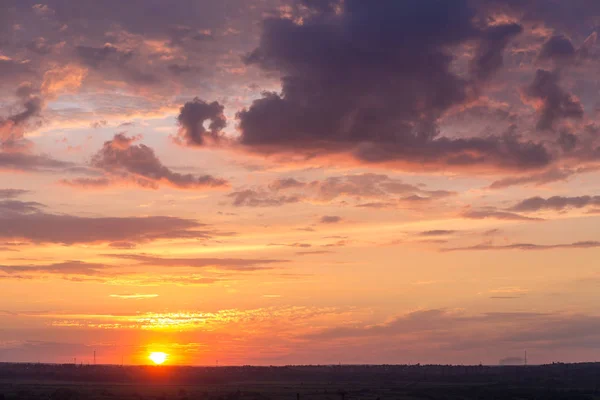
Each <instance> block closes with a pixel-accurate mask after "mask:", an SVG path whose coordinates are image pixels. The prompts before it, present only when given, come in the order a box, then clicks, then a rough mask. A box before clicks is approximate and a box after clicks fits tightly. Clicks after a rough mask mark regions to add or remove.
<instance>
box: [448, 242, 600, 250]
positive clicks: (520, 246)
mask: <svg viewBox="0 0 600 400" xmlns="http://www.w3.org/2000/svg"><path fill="white" fill-rule="evenodd" d="M598 247H600V242H596V241H587V242H575V243H566V244H531V243H514V244H507V245H494V244H489V243H483V244H478V245H475V246H467V247H454V248H446V249H442V251H445V252H450V251H473V250H556V249H595V248H598Z"/></svg>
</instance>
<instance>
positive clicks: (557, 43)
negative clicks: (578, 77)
mask: <svg viewBox="0 0 600 400" xmlns="http://www.w3.org/2000/svg"><path fill="white" fill-rule="evenodd" d="M575 54H576V50H575V47H574V46H573V43H571V40H570V39H569V38H567V37H566V36H564V35H558V36H552V37H551V38H550V39H548V41H547V42H546V43H544V45H543V46H542V49H541V50H540V54H539V59H540V60H548V59H550V60H554V61H567V60H571V59H572V58H573V57H575Z"/></svg>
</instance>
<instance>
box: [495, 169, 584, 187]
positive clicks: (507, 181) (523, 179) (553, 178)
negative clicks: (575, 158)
mask: <svg viewBox="0 0 600 400" xmlns="http://www.w3.org/2000/svg"><path fill="white" fill-rule="evenodd" d="M587 171H588V169H586V168H578V169H575V170H573V169H567V168H563V169H558V168H553V169H550V170H548V171H545V172H541V173H538V174H533V175H526V176H510V177H507V178H502V179H499V180H497V181H494V182H493V183H492V184H491V185H490V186H489V188H490V189H506V188H508V187H511V186H519V185H527V184H530V183H531V184H534V185H535V186H540V185H545V184H547V183H553V182H560V181H566V180H567V179H569V178H570V177H571V176H573V175H575V174H578V173H584V172H587Z"/></svg>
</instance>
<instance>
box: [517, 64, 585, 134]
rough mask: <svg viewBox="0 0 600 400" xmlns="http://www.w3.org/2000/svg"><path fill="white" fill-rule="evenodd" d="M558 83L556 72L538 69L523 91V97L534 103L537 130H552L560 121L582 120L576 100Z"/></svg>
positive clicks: (579, 106) (558, 77) (580, 109)
mask: <svg viewBox="0 0 600 400" xmlns="http://www.w3.org/2000/svg"><path fill="white" fill-rule="evenodd" d="M559 82H560V76H559V74H558V72H550V71H546V70H543V69H538V70H537V72H536V74H535V78H534V80H533V82H532V83H531V84H530V85H529V86H528V87H526V88H525V90H524V94H525V96H527V97H528V98H529V99H531V100H533V101H534V106H535V107H536V108H537V110H538V114H539V120H538V123H537V128H538V129H540V130H547V129H552V128H553V127H554V125H555V123H556V122H558V121H560V120H562V119H566V118H571V119H581V118H583V106H582V105H581V103H580V102H579V100H578V99H577V98H575V97H574V96H573V95H571V94H569V93H567V92H565V90H564V89H562V88H561V87H560V85H559ZM538 102H539V104H538Z"/></svg>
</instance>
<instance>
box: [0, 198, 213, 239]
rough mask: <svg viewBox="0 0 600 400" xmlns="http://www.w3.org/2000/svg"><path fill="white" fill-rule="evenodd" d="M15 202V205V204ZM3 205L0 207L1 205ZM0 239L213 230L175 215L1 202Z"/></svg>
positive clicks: (205, 233) (208, 233)
mask: <svg viewBox="0 0 600 400" xmlns="http://www.w3.org/2000/svg"><path fill="white" fill-rule="evenodd" d="M17 203H18V204H17ZM2 205H3V206H4V207H3V206H2ZM2 205H0V239H3V240H25V241H31V242H34V243H62V244H67V245H72V244H80V243H90V244H91V243H114V242H133V243H140V242H147V241H152V240H158V239H180V238H189V239H192V238H195V239H203V238H204V239H205V238H210V237H212V236H213V235H214V234H215V232H214V231H213V230H210V229H204V230H202V229H201V228H202V227H204V225H202V224H200V223H198V222H196V221H194V220H190V219H183V218H175V217H162V216H153V217H122V218H119V217H79V216H74V215H68V214H50V213H47V212H44V211H42V210H41V207H42V205H41V204H39V203H35V202H17V201H15V200H12V201H5V202H2Z"/></svg>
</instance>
